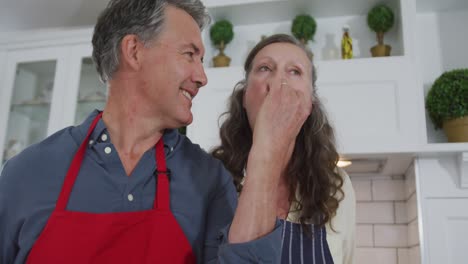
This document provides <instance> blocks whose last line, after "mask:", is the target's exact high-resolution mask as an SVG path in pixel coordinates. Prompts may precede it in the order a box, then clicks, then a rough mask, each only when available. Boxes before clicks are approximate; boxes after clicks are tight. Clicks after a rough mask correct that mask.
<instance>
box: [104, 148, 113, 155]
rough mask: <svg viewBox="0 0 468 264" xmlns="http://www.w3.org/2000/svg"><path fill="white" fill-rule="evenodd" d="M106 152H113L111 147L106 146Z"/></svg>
mask: <svg viewBox="0 0 468 264" xmlns="http://www.w3.org/2000/svg"><path fill="white" fill-rule="evenodd" d="M104 152H105V153H106V154H110V153H111V152H112V149H111V148H110V147H106V148H105V149H104Z"/></svg>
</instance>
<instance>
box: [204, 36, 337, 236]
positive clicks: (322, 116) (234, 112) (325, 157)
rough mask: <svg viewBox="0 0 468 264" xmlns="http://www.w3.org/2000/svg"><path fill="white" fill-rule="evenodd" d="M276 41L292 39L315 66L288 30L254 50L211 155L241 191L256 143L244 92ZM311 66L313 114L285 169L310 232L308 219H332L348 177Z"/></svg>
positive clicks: (302, 220)
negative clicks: (339, 165) (255, 67)
mask: <svg viewBox="0 0 468 264" xmlns="http://www.w3.org/2000/svg"><path fill="white" fill-rule="evenodd" d="M273 43H290V44H293V45H296V46H298V47H300V48H301V49H302V50H303V51H304V52H305V53H306V54H307V56H308V58H309V59H310V62H311V64H312V54H311V52H310V51H308V50H307V48H305V46H304V45H302V44H301V43H300V42H299V41H297V40H296V39H295V38H293V37H291V36H289V35H285V34H276V35H273V36H270V37H268V38H266V39H264V40H262V41H260V42H259V43H258V44H257V45H256V46H255V47H254V48H253V49H252V51H251V52H250V53H249V55H248V57H247V60H246V61H245V65H244V69H245V79H244V80H242V81H240V82H239V83H238V84H237V85H236V86H235V88H234V92H233V94H232V95H231V97H230V100H229V109H228V111H227V112H226V113H224V114H223V116H224V117H226V119H225V121H224V122H223V124H222V126H221V129H220V137H221V145H220V146H217V147H215V148H214V149H213V151H212V155H213V156H214V157H215V158H217V159H219V160H221V161H222V162H223V163H224V166H225V167H226V168H227V169H228V170H229V171H230V172H231V174H232V176H233V177H234V184H235V185H236V188H237V190H238V191H239V192H240V191H242V185H241V182H242V179H243V178H244V169H245V168H246V165H247V158H248V155H249V151H250V148H251V146H252V130H251V128H250V125H249V122H248V119H247V113H246V111H245V109H244V107H243V98H244V93H245V90H246V89H248V87H247V85H246V83H247V82H246V80H247V79H248V78H249V73H250V71H251V68H252V61H253V60H254V58H255V56H256V55H257V53H258V52H259V51H260V50H261V49H263V48H264V47H266V46H268V45H270V44H273ZM312 66H313V65H312ZM312 69H313V70H312V71H313V72H312V73H311V74H312V77H313V78H312V85H311V86H312V87H311V90H312V98H313V100H312V101H313V107H312V113H311V114H310V116H309V117H308V118H307V120H306V121H305V123H304V125H303V126H302V128H301V131H300V132H299V135H298V136H297V139H296V145H295V147H294V151H293V154H292V157H291V159H290V161H289V163H288V165H287V167H286V170H285V172H284V173H285V175H287V183H288V185H289V193H290V197H289V200H290V201H291V202H292V201H295V202H297V204H298V208H297V209H298V210H299V211H300V218H299V221H300V223H301V224H302V225H303V227H304V228H305V229H306V230H310V229H309V228H308V225H307V224H308V223H314V224H318V225H320V226H323V225H324V224H325V223H327V222H328V221H330V220H331V218H333V216H335V215H336V210H337V209H338V204H339V202H340V201H341V200H342V199H343V197H344V193H343V191H342V189H341V188H342V186H343V178H342V177H341V176H340V174H339V173H338V172H337V168H336V165H337V162H338V160H339V155H338V153H337V151H336V148H335V136H334V132H333V128H332V127H331V125H330V123H329V121H328V118H327V116H326V113H325V111H324V110H323V106H322V104H321V102H320V100H319V98H318V97H317V89H316V88H315V81H316V74H315V68H314V67H312ZM272 122H274V120H272ZM296 192H297V197H300V198H299V201H297V199H296Z"/></svg>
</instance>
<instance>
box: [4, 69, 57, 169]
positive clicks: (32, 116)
mask: <svg viewBox="0 0 468 264" xmlns="http://www.w3.org/2000/svg"><path fill="white" fill-rule="evenodd" d="M56 64H57V63H56V61H54V60H49V61H38V62H29V63H28V62H26V63H19V64H18V65H17V68H16V74H15V80H14V84H13V94H12V98H11V104H10V112H9V116H8V125H7V133H6V141H5V146H4V149H5V151H4V152H5V153H4V157H3V158H4V160H7V159H10V158H12V157H13V156H14V155H16V154H18V153H19V152H20V151H21V150H23V149H24V148H25V147H26V146H29V145H31V144H34V143H37V142H39V141H40V140H41V139H44V138H45V137H46V136H47V126H48V123H49V122H48V121H49V114H50V105H51V100H52V92H53V88H54V78H55V69H56Z"/></svg>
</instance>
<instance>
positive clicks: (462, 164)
mask: <svg viewBox="0 0 468 264" xmlns="http://www.w3.org/2000/svg"><path fill="white" fill-rule="evenodd" d="M458 167H459V173H460V188H468V152H460V153H459V154H458Z"/></svg>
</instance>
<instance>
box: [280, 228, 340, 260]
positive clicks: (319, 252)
mask: <svg viewBox="0 0 468 264" xmlns="http://www.w3.org/2000/svg"><path fill="white" fill-rule="evenodd" d="M281 221H282V222H283V234H282V242H281V250H282V254H281V263H282V264H332V263H333V258H332V256H331V253H330V249H329V248H328V243H327V230H326V228H325V226H323V227H318V226H315V225H313V224H311V225H310V229H311V231H312V238H310V236H308V235H307V234H306V233H305V232H303V228H302V225H301V224H299V223H293V222H290V221H285V220H281Z"/></svg>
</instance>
